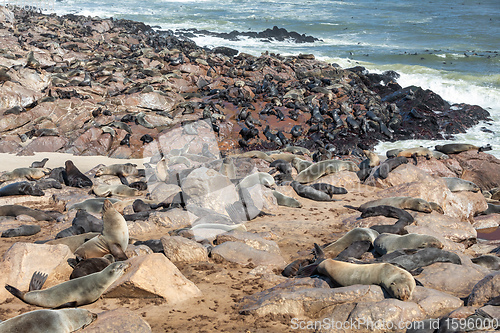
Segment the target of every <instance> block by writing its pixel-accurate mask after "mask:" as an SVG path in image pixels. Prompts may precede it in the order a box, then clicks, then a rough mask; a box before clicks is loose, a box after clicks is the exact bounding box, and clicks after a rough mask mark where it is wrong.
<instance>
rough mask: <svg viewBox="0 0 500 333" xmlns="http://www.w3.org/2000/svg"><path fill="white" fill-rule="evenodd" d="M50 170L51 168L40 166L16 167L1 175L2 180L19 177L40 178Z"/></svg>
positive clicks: (0, 179)
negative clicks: (41, 167)
mask: <svg viewBox="0 0 500 333" xmlns="http://www.w3.org/2000/svg"><path fill="white" fill-rule="evenodd" d="M49 172H50V170H49V169H46V168H44V169H40V168H16V169H14V170H12V171H8V172H5V173H4V174H2V175H1V176H0V182H6V181H8V180H15V179H19V178H26V179H27V180H38V179H40V178H43V177H45V175H47V174H48V173H49Z"/></svg>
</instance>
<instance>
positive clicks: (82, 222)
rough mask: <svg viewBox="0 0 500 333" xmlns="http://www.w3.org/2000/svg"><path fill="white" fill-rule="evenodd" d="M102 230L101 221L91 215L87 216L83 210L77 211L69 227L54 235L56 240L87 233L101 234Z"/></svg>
mask: <svg viewBox="0 0 500 333" xmlns="http://www.w3.org/2000/svg"><path fill="white" fill-rule="evenodd" d="M102 230H103V222H102V220H100V219H98V218H96V217H95V216H94V215H92V214H89V213H88V212H87V211H86V210H84V209H78V210H77V212H76V215H75V218H74V219H73V221H71V227H69V228H66V229H64V230H62V231H60V232H58V233H57V235H56V239H57V238H64V237H69V236H74V235H80V234H84V233H87V232H102Z"/></svg>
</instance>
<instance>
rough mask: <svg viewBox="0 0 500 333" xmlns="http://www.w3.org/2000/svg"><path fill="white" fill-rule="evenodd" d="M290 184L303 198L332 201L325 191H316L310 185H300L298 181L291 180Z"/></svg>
mask: <svg viewBox="0 0 500 333" xmlns="http://www.w3.org/2000/svg"><path fill="white" fill-rule="evenodd" d="M290 186H292V188H293V189H294V190H295V192H296V193H297V194H298V195H300V196H301V197H303V198H307V199H311V200H315V201H332V200H333V199H332V198H331V197H330V196H329V195H328V194H326V193H325V192H322V191H318V190H316V189H314V188H312V187H311V186H307V185H302V184H300V183H299V182H298V181H295V180H294V181H293V182H291V183H290Z"/></svg>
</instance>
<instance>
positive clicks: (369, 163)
mask: <svg viewBox="0 0 500 333" xmlns="http://www.w3.org/2000/svg"><path fill="white" fill-rule="evenodd" d="M363 153H364V154H365V155H366V160H363V161H362V162H361V163H360V164H359V168H360V169H361V170H363V169H368V168H374V167H376V166H378V165H380V157H378V155H377V154H375V153H374V152H372V151H370V150H363Z"/></svg>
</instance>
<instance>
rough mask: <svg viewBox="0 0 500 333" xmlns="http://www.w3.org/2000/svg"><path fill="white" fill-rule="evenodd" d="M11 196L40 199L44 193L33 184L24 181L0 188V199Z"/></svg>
mask: <svg viewBox="0 0 500 333" xmlns="http://www.w3.org/2000/svg"><path fill="white" fill-rule="evenodd" d="M11 195H32V196H37V197H41V196H43V195H45V193H44V192H43V191H42V190H41V189H40V188H39V187H38V186H37V185H36V184H35V183H30V182H27V181H25V182H17V183H12V184H9V185H5V186H3V187H2V188H0V197H6V196H11Z"/></svg>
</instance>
